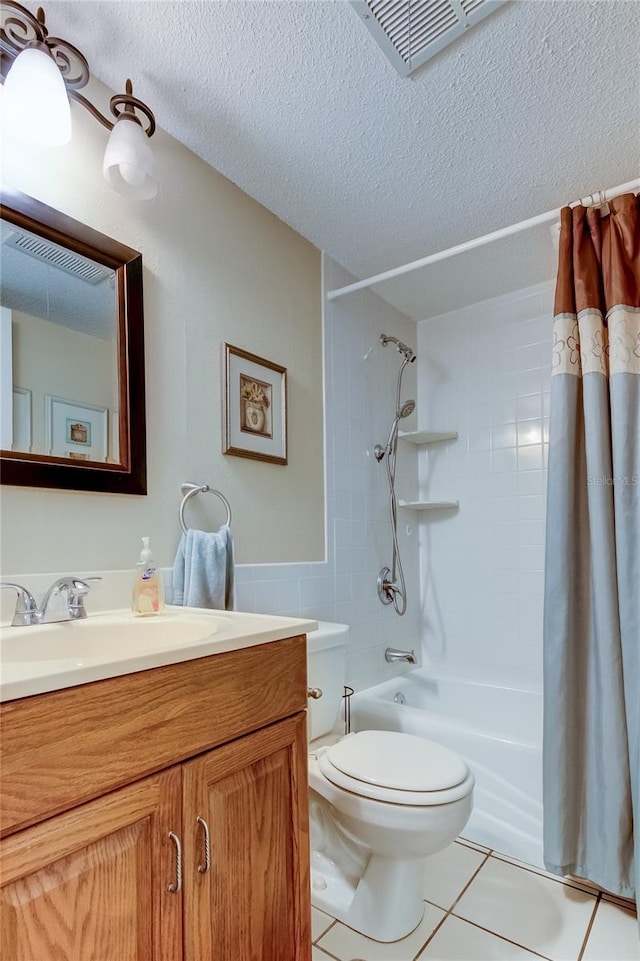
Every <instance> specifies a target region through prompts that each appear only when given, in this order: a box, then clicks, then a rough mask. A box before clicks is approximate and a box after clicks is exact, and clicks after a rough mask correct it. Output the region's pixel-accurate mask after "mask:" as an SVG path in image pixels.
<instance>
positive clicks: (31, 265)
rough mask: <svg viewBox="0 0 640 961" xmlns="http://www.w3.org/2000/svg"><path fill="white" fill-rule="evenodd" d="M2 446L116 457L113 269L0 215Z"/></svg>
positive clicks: (72, 456) (80, 457) (106, 459)
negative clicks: (3, 218) (10, 221)
mask: <svg viewBox="0 0 640 961" xmlns="http://www.w3.org/2000/svg"><path fill="white" fill-rule="evenodd" d="M0 245H1V246H0V258H1V260H0V263H1V292H0V305H1V306H0V341H1V342H0V358H1V363H2V397H1V398H0V402H1V407H2V411H3V413H2V424H1V430H2V437H1V444H0V446H1V447H2V449H4V450H9V451H21V452H28V453H33V454H50V455H53V456H55V457H62V458H65V459H69V460H70V461H74V460H75V461H92V462H96V461H97V462H102V463H112V464H117V463H119V461H120V451H119V437H118V433H119V411H118V407H119V344H118V327H119V324H118V285H117V277H116V272H115V271H114V270H112V269H111V268H109V267H107V266H105V265H104V264H101V263H97V262H96V261H93V260H90V259H88V258H86V257H83V256H81V255H80V254H78V253H76V252H74V251H72V250H69V249H68V248H65V247H62V246H59V245H58V244H55V243H53V242H51V241H50V240H46V239H44V238H42V237H40V236H38V235H36V234H34V233H31V232H30V231H28V230H26V229H24V228H23V227H21V226H16V225H15V224H13V223H9V222H7V221H5V220H3V221H1V222H0Z"/></svg>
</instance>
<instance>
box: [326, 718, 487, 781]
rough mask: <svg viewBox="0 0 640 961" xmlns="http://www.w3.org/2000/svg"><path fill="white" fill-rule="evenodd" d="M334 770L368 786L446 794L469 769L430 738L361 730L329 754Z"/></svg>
mask: <svg viewBox="0 0 640 961" xmlns="http://www.w3.org/2000/svg"><path fill="white" fill-rule="evenodd" d="M326 756H327V760H329V761H330V762H331V764H332V765H333V767H334V768H336V769H337V770H338V771H341V772H342V773H343V774H346V775H347V776H348V777H350V778H353V779H354V780H355V781H361V782H363V783H365V784H375V785H377V786H379V787H384V788H392V789H394V790H396V791H417V792H428V791H444V790H446V789H447V788H450V787H454V786H455V785H457V784H460V783H461V782H462V781H464V780H465V778H466V777H467V776H468V774H469V768H468V767H467V765H466V764H465V762H464V761H463V760H462V758H461V757H459V756H458V755H457V754H454V753H453V751H449V750H448V749H447V748H446V747H442V746H441V745H440V744H435V743H434V742H433V741H428V740H426V738H422V737H414V736H413V735H412V734H401V733H399V732H397V731H359V732H358V733H357V734H350V735H349V736H348V737H345V738H344V739H343V740H341V741H338V743H337V744H334V745H333V747H330V748H329V750H328V751H327V755H326Z"/></svg>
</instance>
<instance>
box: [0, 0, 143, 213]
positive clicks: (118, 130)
mask: <svg viewBox="0 0 640 961" xmlns="http://www.w3.org/2000/svg"><path fill="white" fill-rule="evenodd" d="M0 17H1V21H0V75H1V78H2V82H3V84H4V90H3V92H2V111H3V118H2V119H3V127H4V133H6V134H7V135H9V136H10V137H13V138H14V139H16V140H21V141H23V142H26V143H38V144H43V145H44V144H51V145H57V144H64V143H68V142H69V140H70V139H71V109H70V105H69V100H70V99H71V100H75V101H76V103H79V104H81V105H82V106H83V107H84V108H85V109H86V110H88V111H89V113H90V114H91V115H92V117H94V118H95V119H96V120H97V121H98V122H99V123H101V124H102V126H103V127H106V128H107V130H109V131H111V133H110V136H109V140H108V142H107V149H106V151H105V155H104V163H103V168H102V169H103V173H104V176H105V179H106V180H107V182H108V183H109V184H111V186H112V187H113V188H114V190H117V191H118V193H121V194H124V195H125V196H127V197H133V198H137V199H140V200H149V199H150V198H151V197H155V195H156V193H157V192H158V180H157V174H156V164H155V160H154V157H153V152H152V150H151V147H150V145H149V137H151V136H153V133H154V131H155V128H156V123H155V118H154V116H153V113H152V112H151V110H150V109H149V107H147V105H146V104H145V103H143V102H142V100H138V99H137V98H136V97H134V96H133V88H132V86H131V81H130V80H127V82H126V86H125V93H123V94H118V95H117V96H115V97H112V98H111V101H110V103H109V109H110V111H111V114H112V116H113V117H114V119H113V120H110V119H109V118H108V117H105V116H104V115H103V114H102V113H100V111H99V110H98V109H97V107H95V106H94V105H93V104H92V103H91V102H90V101H89V100H88V99H87V98H86V97H84V96H83V95H82V94H81V93H79V91H80V90H81V89H82V88H83V87H86V85H87V84H88V83H89V80H90V78H91V74H90V71H89V64H88V62H87V60H86V58H85V57H84V55H83V54H82V53H81V52H80V51H79V50H78V49H77V48H76V47H74V46H72V45H71V44H70V43H68V42H67V41H66V40H62V39H60V38H59V37H50V36H49V31H48V30H47V27H46V26H45V15H44V10H43V9H42V7H38V11H37V13H36V15H35V17H34V16H33V14H32V13H30V12H29V11H28V10H27V9H26V7H23V6H22V5H21V4H19V3H17V2H16V0H0Z"/></svg>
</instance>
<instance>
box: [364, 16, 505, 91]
mask: <svg viewBox="0 0 640 961" xmlns="http://www.w3.org/2000/svg"><path fill="white" fill-rule="evenodd" d="M505 2H506V0H351V6H352V7H353V8H354V10H356V12H357V14H358V16H359V17H360V18H361V19H362V20H363V21H364V23H365V26H366V27H367V29H368V30H369V32H370V33H371V35H372V36H373V37H374V39H375V41H376V43H377V44H378V46H379V47H380V48H381V50H382V52H383V53H384V54H385V56H386V57H387V59H388V60H390V61H391V63H392V64H393V66H394V67H395V68H396V70H397V71H398V73H399V74H400V75H401V76H402V77H408V76H409V74H411V73H413V71H414V70H417V69H418V67H421V66H422V64H423V63H426V61H427V60H430V59H431V57H433V56H435V54H436V53H439V52H440V51H441V50H443V49H444V47H447V46H448V45H449V44H450V43H452V42H453V41H454V40H456V39H457V38H458V37H460V36H461V35H462V34H463V33H465V32H466V31H468V30H469V28H470V27H473V26H475V24H476V23H479V21H480V20H484V18H485V17H487V16H488V15H489V14H490V13H493V11H494V10H497V9H498V7H501V6H502V5H503V3H505Z"/></svg>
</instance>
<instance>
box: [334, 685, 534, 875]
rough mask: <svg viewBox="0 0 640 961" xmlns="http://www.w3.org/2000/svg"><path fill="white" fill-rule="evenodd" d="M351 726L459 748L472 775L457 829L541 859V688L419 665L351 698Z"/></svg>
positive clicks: (524, 858)
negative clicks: (454, 675) (442, 673)
mask: <svg viewBox="0 0 640 961" xmlns="http://www.w3.org/2000/svg"><path fill="white" fill-rule="evenodd" d="M351 723H352V729H353V730H354V731H362V730H367V729H374V730H388V731H404V732H405V733H407V734H415V735H417V736H419V737H425V738H430V739H431V740H433V741H437V742H438V743H440V744H444V745H445V746H446V747H448V748H450V749H451V750H452V751H456V752H457V753H458V754H460V755H462V757H464V758H465V760H466V761H467V764H468V765H469V767H470V768H471V769H472V771H473V773H474V774H475V777H476V787H475V791H474V801H473V812H472V814H471V818H470V819H469V823H468V824H467V826H466V828H465V831H464V836H465V837H466V838H468V839H469V840H470V841H476V842H477V843H478V844H484V845H486V846H487V847H489V848H493V849H494V850H496V851H499V852H500V853H502V854H506V855H508V856H509V857H513V858H517V859H518V860H520V861H526V862H527V863H528V864H534V865H538V866H539V867H542V694H538V693H535V692H532V691H519V690H513V689H511V688H505V687H494V686H491V685H487V684H474V683H472V682H469V681H461V680H454V679H449V678H434V677H433V676H431V675H430V674H429V672H428V671H426V670H425V669H424V668H418V669H417V670H415V671H411V672H410V673H408V674H404V675H402V676H401V677H397V678H394V679H392V680H391V681H385V683H384V684H378V685H377V686H376V687H371V688H368V689H367V690H364V691H360V692H358V693H357V694H355V695H354V696H353V698H352V705H351Z"/></svg>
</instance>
